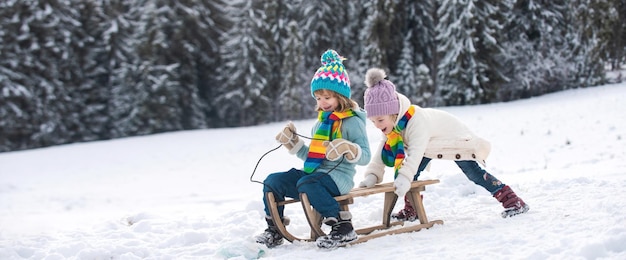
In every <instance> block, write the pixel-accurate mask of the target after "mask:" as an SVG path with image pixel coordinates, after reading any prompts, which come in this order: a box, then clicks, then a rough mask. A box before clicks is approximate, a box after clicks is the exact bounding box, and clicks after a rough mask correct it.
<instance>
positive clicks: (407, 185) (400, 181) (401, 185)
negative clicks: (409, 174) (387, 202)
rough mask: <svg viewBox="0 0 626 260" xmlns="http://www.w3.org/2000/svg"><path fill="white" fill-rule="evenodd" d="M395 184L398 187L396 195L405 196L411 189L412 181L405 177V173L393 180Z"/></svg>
mask: <svg viewBox="0 0 626 260" xmlns="http://www.w3.org/2000/svg"><path fill="white" fill-rule="evenodd" d="M393 186H394V187H396V195H398V198H404V195H406V193H407V192H408V191H409V189H411V181H409V179H407V178H406V177H404V175H402V174H398V177H396V180H394V181H393Z"/></svg>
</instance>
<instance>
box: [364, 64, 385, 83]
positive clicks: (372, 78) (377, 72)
mask: <svg viewBox="0 0 626 260" xmlns="http://www.w3.org/2000/svg"><path fill="white" fill-rule="evenodd" d="M385 77H387V74H385V71H384V70H382V69H379V68H371V69H369V70H367V73H365V85H366V86H367V87H368V88H370V87H372V86H374V85H376V84H377V83H378V82H380V81H381V80H383V79H385Z"/></svg>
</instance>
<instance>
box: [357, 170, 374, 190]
mask: <svg viewBox="0 0 626 260" xmlns="http://www.w3.org/2000/svg"><path fill="white" fill-rule="evenodd" d="M376 181H378V177H376V175H374V174H371V173H370V174H368V175H366V176H365V179H363V181H362V182H361V183H359V188H371V187H374V185H376Z"/></svg>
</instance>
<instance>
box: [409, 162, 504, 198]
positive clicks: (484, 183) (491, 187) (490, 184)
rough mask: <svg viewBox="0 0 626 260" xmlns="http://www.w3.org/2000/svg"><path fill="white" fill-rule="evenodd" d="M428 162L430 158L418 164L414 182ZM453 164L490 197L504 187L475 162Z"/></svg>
mask: <svg viewBox="0 0 626 260" xmlns="http://www.w3.org/2000/svg"><path fill="white" fill-rule="evenodd" d="M430 160H431V159H430V158H426V157H423V158H422V162H420V166H419V167H418V168H417V173H416V174H415V176H413V180H414V181H416V180H417V177H419V176H420V173H422V171H423V170H424V169H426V166H427V165H428V163H429V162H430ZM454 162H455V163H456V165H458V166H459V168H461V171H463V173H465V176H467V178H468V179H469V180H470V181H473V182H474V183H476V184H477V185H479V186H481V187H483V188H485V189H486V190H487V191H489V192H490V193H491V195H493V194H495V193H496V192H497V191H499V190H500V189H502V187H504V184H503V183H502V182H501V181H499V180H498V179H497V178H496V177H494V176H493V175H491V174H489V173H488V172H487V171H485V170H484V169H483V168H481V167H480V165H478V163H477V162H476V161H454Z"/></svg>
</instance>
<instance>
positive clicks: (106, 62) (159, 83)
mask: <svg viewBox="0 0 626 260" xmlns="http://www.w3.org/2000/svg"><path fill="white" fill-rule="evenodd" d="M327 49H335V50H337V52H338V53H339V54H341V55H342V56H344V57H346V58H347V60H345V61H344V65H345V67H346V69H347V71H348V73H349V75H350V80H351V86H352V96H353V99H354V100H356V101H357V102H359V103H360V104H362V102H363V92H364V90H365V85H364V84H363V76H364V74H365V72H366V71H367V69H369V68H371V67H379V68H382V69H384V70H385V71H387V74H388V75H389V79H390V80H392V81H393V82H394V83H395V85H396V87H397V90H398V91H399V92H401V93H404V94H405V95H407V96H408V97H409V98H410V99H411V101H412V102H413V103H414V104H418V105H420V106H424V107H442V106H462V105H473V104H485V103H493V102H506V101H511V100H517V99H524V98H529V97H533V96H538V95H542V94H546V93H552V92H555V91H561V90H565V89H572V88H584V87H593V86H597V85H601V84H606V83H609V82H608V80H609V79H608V78H607V77H606V74H607V72H608V71H611V70H617V69H619V68H621V67H622V66H624V65H625V64H626V58H625V56H626V55H625V54H624V52H625V51H626V0H421V1H413V0H351V1H342V0H319V1H318V0H309V1H305V0H133V1H128V0H2V1H0V152H7V151H17V150H24V149H32V148H39V147H47V146H52V145H60V144H68V143H76V142H88V141H96V140H108V139H115V138H123V137H130V136H139V135H149V134H155V133H163V132H171V131H181V130H191V129H206V128H223V127H239V126H252V125H258V124H265V123H270V122H277V121H283V120H297V119H305V118H313V117H314V116H315V115H316V114H315V111H314V106H315V101H314V99H313V98H312V97H311V93H310V85H309V84H310V81H311V77H312V76H313V73H314V72H315V70H316V69H317V68H318V67H319V66H320V65H321V64H320V55H321V54H322V53H323V52H324V51H325V50H327Z"/></svg>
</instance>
